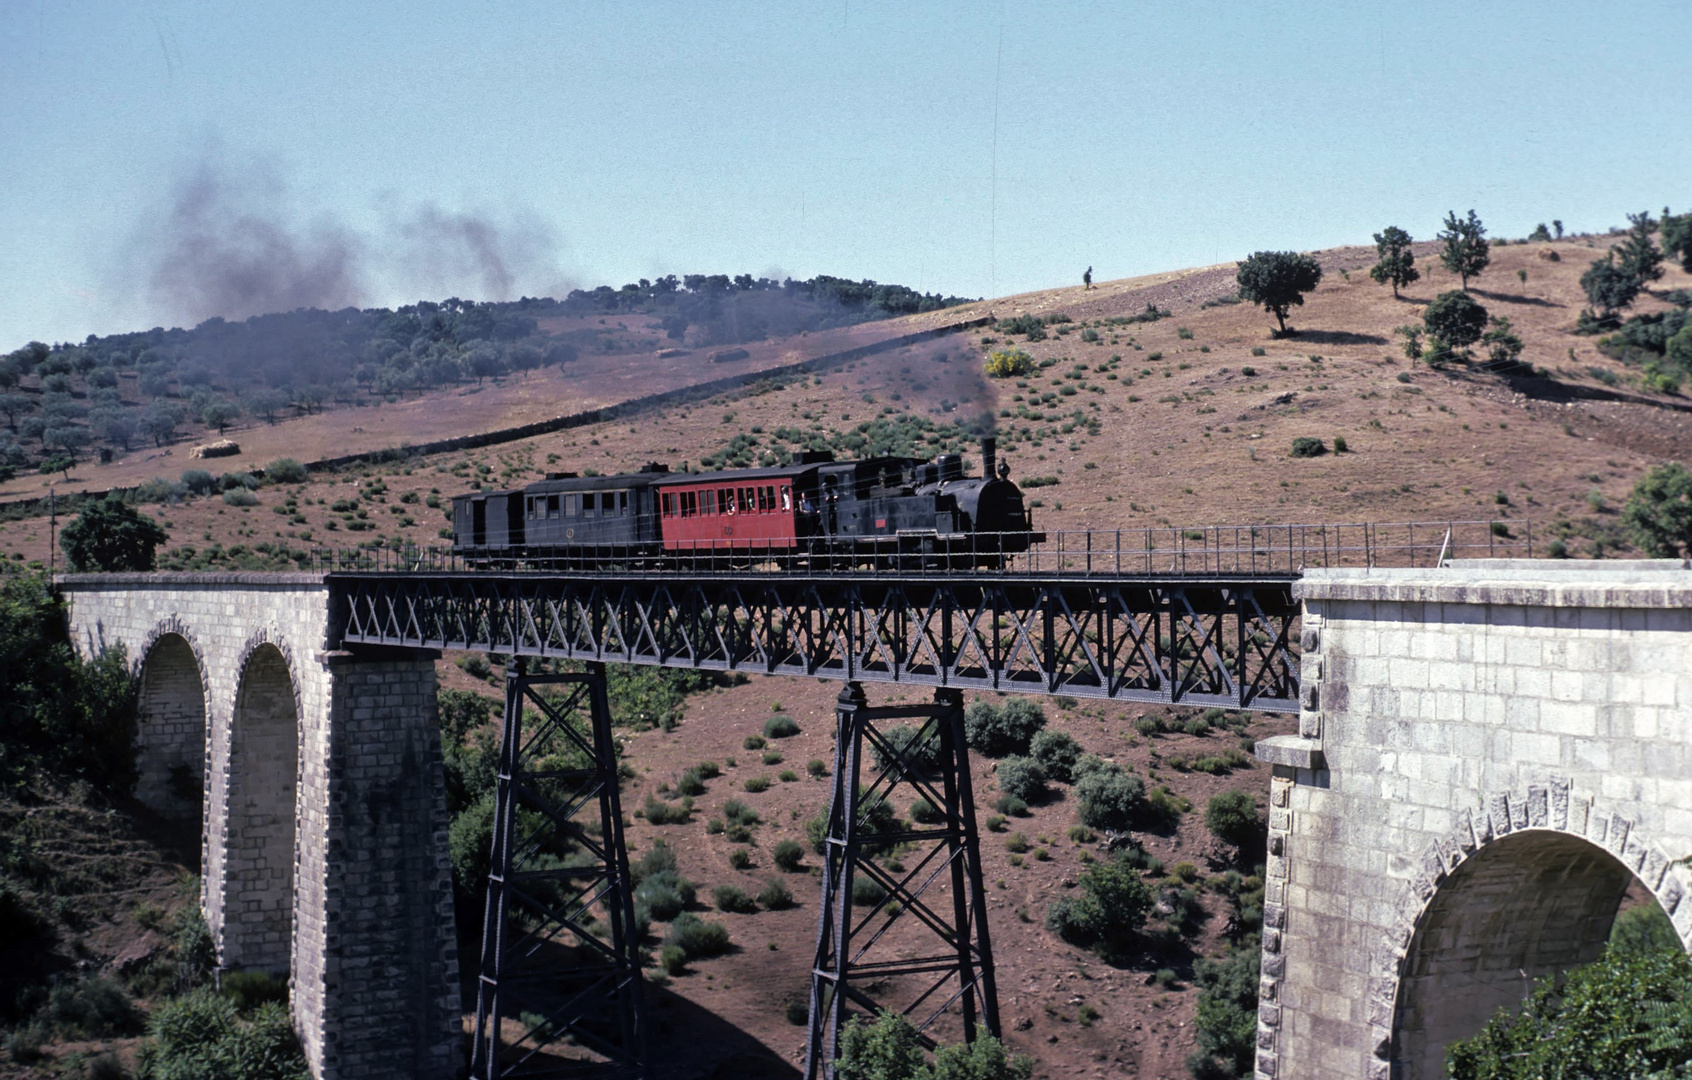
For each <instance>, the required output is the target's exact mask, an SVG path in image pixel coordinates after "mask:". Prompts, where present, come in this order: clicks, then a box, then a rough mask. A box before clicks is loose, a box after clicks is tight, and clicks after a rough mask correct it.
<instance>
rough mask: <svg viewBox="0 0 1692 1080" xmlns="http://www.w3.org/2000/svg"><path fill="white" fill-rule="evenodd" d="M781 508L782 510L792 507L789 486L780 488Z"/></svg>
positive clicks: (791, 493)
mask: <svg viewBox="0 0 1692 1080" xmlns="http://www.w3.org/2000/svg"><path fill="white" fill-rule="evenodd" d="M781 508H782V510H783V511H784V512H785V511H788V510H791V509H793V489H792V488H790V487H784V488H782V489H781Z"/></svg>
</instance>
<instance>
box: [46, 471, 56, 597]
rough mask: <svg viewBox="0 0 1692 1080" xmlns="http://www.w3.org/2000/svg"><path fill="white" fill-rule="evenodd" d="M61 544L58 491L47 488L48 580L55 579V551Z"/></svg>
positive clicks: (50, 582)
mask: <svg viewBox="0 0 1692 1080" xmlns="http://www.w3.org/2000/svg"><path fill="white" fill-rule="evenodd" d="M58 546H59V502H58V492H57V491H55V490H54V489H53V488H48V489H47V582H48V584H49V585H51V584H52V581H53V552H54V550H55V549H56V548H58Z"/></svg>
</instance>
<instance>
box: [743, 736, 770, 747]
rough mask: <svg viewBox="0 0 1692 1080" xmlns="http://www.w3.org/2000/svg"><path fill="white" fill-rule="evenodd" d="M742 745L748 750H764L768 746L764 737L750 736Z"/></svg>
mask: <svg viewBox="0 0 1692 1080" xmlns="http://www.w3.org/2000/svg"><path fill="white" fill-rule="evenodd" d="M740 745H742V746H744V747H745V748H746V749H748V750H762V749H763V748H764V747H765V746H767V745H768V744H767V743H766V742H765V741H764V737H763V736H762V735H748V736H746V738H745V739H744V740H743V741H742V742H741V744H740Z"/></svg>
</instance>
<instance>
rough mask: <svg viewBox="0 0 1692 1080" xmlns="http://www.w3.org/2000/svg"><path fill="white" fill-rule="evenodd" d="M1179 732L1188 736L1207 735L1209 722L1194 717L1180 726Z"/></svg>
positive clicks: (1202, 718)
mask: <svg viewBox="0 0 1692 1080" xmlns="http://www.w3.org/2000/svg"><path fill="white" fill-rule="evenodd" d="M1181 730H1182V731H1184V732H1186V733H1187V734H1188V735H1200V736H1203V735H1209V734H1210V721H1209V720H1206V719H1205V718H1204V717H1202V716H1194V717H1191V718H1190V719H1188V721H1187V722H1186V723H1185V724H1182V725H1181Z"/></svg>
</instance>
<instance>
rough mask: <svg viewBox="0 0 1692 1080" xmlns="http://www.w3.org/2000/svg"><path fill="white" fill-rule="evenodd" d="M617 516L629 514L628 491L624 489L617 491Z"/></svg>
mask: <svg viewBox="0 0 1692 1080" xmlns="http://www.w3.org/2000/svg"><path fill="white" fill-rule="evenodd" d="M617 516H618V517H628V516H629V493H628V492H626V491H619V492H617Z"/></svg>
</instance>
